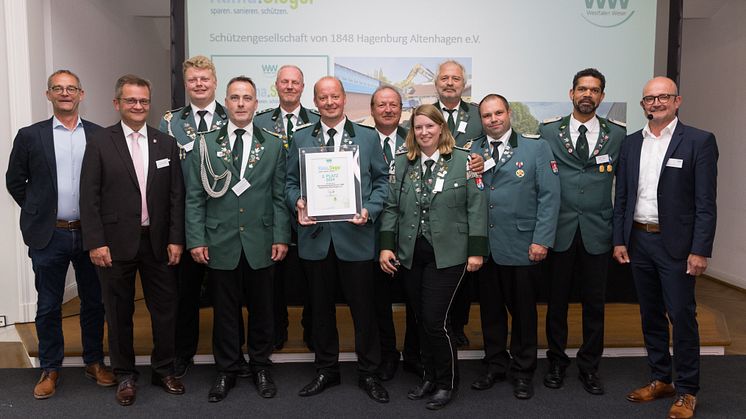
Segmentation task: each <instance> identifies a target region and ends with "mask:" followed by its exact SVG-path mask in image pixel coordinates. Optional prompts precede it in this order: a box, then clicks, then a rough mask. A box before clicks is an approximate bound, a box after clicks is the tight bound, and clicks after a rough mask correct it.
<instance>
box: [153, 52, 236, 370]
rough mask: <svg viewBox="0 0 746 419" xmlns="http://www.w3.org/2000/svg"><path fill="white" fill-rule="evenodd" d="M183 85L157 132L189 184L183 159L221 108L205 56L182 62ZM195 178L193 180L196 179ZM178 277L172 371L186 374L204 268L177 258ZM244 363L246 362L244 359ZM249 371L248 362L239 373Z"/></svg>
mask: <svg viewBox="0 0 746 419" xmlns="http://www.w3.org/2000/svg"><path fill="white" fill-rule="evenodd" d="M182 72H183V75H184V88H185V89H186V92H187V95H188V96H189V104H188V105H187V106H184V107H181V108H178V109H173V110H170V111H168V112H166V114H165V115H163V118H161V122H160V127H159V129H160V131H161V132H164V133H167V134H168V135H171V136H172V137H174V138H176V141H177V145H178V146H179V159H180V162H181V169H182V172H183V174H184V183H185V184H186V185H189V183H190V182H189V178H188V173H187V170H186V166H185V163H186V158H187V156H189V154H190V153H191V152H192V151H193V150H194V147H195V145H196V144H197V142H196V141H195V140H196V139H197V133H199V132H206V131H211V130H214V129H217V128H220V127H223V126H225V123H226V121H227V119H228V117H227V116H226V113H225V109H223V107H222V106H221V105H220V104H219V103H218V102H217V101H216V100H215V88H216V86H217V82H218V80H217V76H216V74H215V65H214V64H213V63H212V61H210V59H209V58H207V57H205V56H203V55H196V56H194V57H191V58H189V59H188V60H186V61H184V64H183V65H182ZM198 180H199V179H195V181H198ZM177 272H178V278H179V309H178V312H177V315H176V360H175V361H174V374H175V375H176V377H178V378H182V377H183V376H184V375H186V373H187V371H188V370H189V367H190V366H192V365H193V364H194V355H195V354H196V353H197V344H198V343H199V307H200V295H201V294H202V288H203V287H202V284H203V280H204V277H205V267H204V266H203V265H200V264H198V263H196V262H195V261H194V260H193V259H192V258H191V257H189V256H187V257H184V258H182V259H181V261H180V262H179V266H178V268H177ZM244 365H246V363H245V362H244ZM248 373H249V371H248V365H246V368H245V372H244V373H243V374H242V376H247V375H248Z"/></svg>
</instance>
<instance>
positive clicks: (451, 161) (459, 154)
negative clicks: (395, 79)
mask: <svg viewBox="0 0 746 419" xmlns="http://www.w3.org/2000/svg"><path fill="white" fill-rule="evenodd" d="M467 155H468V153H467V152H466V151H464V150H461V149H454V150H453V153H452V154H447V155H441V156H440V159H438V162H437V163H436V164H435V166H434V167H433V177H434V179H435V180H436V182H437V179H438V178H443V190H442V191H440V192H437V193H435V194H433V195H432V196H431V200H430V213H429V214H430V231H431V234H432V240H433V243H431V244H432V246H433V249H434V250H435V262H436V266H437V267H438V269H442V268H447V267H449V266H456V265H460V264H462V263H465V262H466V259H467V258H468V257H469V256H487V255H488V254H489V245H488V242H487V194H485V193H484V192H483V191H481V190H480V189H479V187H478V186H477V183H476V181H475V180H474V179H470V180H467V179H466V175H467V173H466V164H467ZM395 164H396V177H395V178H394V182H393V183H392V182H389V196H388V199H387V200H386V207H385V208H384V211H383V216H382V220H381V234H380V240H381V249H387V250H392V251H394V253H396V255H397V258H398V259H399V261H400V262H401V264H402V266H404V267H405V268H407V269H411V268H412V259H413V257H414V244H415V241H416V240H417V231H418V229H419V225H420V217H421V212H422V210H421V209H420V199H421V196H420V195H421V194H420V192H419V190H420V183H421V180H420V179H421V178H422V165H421V164H420V158H419V157H418V158H417V159H416V160H415V161H409V160H407V155H406V153H402V154H398V155H397V156H396V163H395Z"/></svg>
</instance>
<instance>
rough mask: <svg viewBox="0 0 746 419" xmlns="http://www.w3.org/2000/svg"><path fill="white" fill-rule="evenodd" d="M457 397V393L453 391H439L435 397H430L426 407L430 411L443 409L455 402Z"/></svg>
mask: <svg viewBox="0 0 746 419" xmlns="http://www.w3.org/2000/svg"><path fill="white" fill-rule="evenodd" d="M455 395H456V392H455V391H453V390H438V391H436V392H435V394H433V397H430V400H428V401H427V403H426V404H425V407H426V408H428V409H430V410H439V409H442V408H444V407H446V405H447V404H448V403H450V402H451V400H453V397H454V396H455Z"/></svg>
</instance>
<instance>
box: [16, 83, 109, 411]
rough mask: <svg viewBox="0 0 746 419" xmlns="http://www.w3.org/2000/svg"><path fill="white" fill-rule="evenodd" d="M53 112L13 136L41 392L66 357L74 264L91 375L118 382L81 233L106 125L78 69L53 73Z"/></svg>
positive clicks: (50, 389)
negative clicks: (68, 285) (85, 181)
mask: <svg viewBox="0 0 746 419" xmlns="http://www.w3.org/2000/svg"><path fill="white" fill-rule="evenodd" d="M46 94H47V99H48V100H49V102H51V103H52V110H53V112H54V116H53V117H52V118H50V119H47V120H44V121H41V122H37V123H36V124H33V125H31V126H29V127H25V128H21V129H20V130H19V131H18V134H17V135H16V138H15V140H14V141H13V150H12V151H11V153H10V159H9V161H8V171H7V173H6V174H5V184H6V187H7V188H8V192H10V194H11V195H12V196H13V199H14V200H15V201H16V202H17V203H18V205H19V206H20V207H21V233H23V241H24V242H25V243H26V245H28V247H29V256H30V257H31V263H32V266H33V268H34V275H35V281H34V282H35V285H36V292H37V294H38V297H37V301H36V334H37V336H38V337H39V360H40V362H41V368H42V375H41V378H40V379H39V382H38V383H37V384H36V387H35V388H34V397H35V398H37V399H46V398H49V397H51V396H52V395H53V394H54V392H55V389H56V386H57V380H58V378H59V370H60V367H61V366H62V358H63V357H64V338H63V336H62V311H61V308H62V296H63V294H64V291H65V277H66V274H67V269H68V267H69V266H70V263H72V264H73V268H75V280H76V282H77V284H78V297H79V298H80V328H81V335H82V337H83V361H85V364H86V369H85V374H86V376H87V377H89V378H91V379H93V380H95V381H96V383H98V384H99V385H101V386H113V385H114V384H116V381H115V380H114V375H113V374H112V373H111V371H110V370H109V369H108V368H107V367H105V366H104V364H103V359H104V352H103V344H102V340H103V337H104V305H103V303H102V302H101V285H100V284H99V282H98V277H97V276H96V271H95V269H94V267H93V265H92V264H91V261H90V259H89V258H88V254H87V253H86V252H84V251H83V249H82V246H81V244H82V242H81V238H80V208H79V204H78V193H79V192H78V190H79V186H78V182H79V179H80V164H81V161H82V159H83V151H84V150H85V144H86V141H87V140H88V139H89V138H90V137H91V134H92V133H93V132H94V131H95V130H97V129H99V128H101V127H99V126H98V125H96V124H94V123H91V122H88V121H85V120H82V119H81V118H80V115H79V113H78V107H79V106H80V102H81V101H82V100H83V98H84V97H85V92H83V88H82V86H81V84H80V79H79V78H78V76H77V75H75V74H74V73H73V72H71V71H69V70H58V71H55V72H54V73H52V75H51V76H49V79H48V80H47V92H46Z"/></svg>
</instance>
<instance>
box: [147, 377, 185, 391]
mask: <svg viewBox="0 0 746 419" xmlns="http://www.w3.org/2000/svg"><path fill="white" fill-rule="evenodd" d="M150 382H151V383H153V385H155V386H158V387H161V388H162V389H163V390H165V391H166V393H168V394H176V395H180V394H184V392H185V391H186V390H185V389H184V384H182V383H181V381H180V380H179V379H178V378H176V377H174V376H173V375H167V376H165V377H159V376H158V375H156V374H155V373H153V375H152V376H151V378H150Z"/></svg>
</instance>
